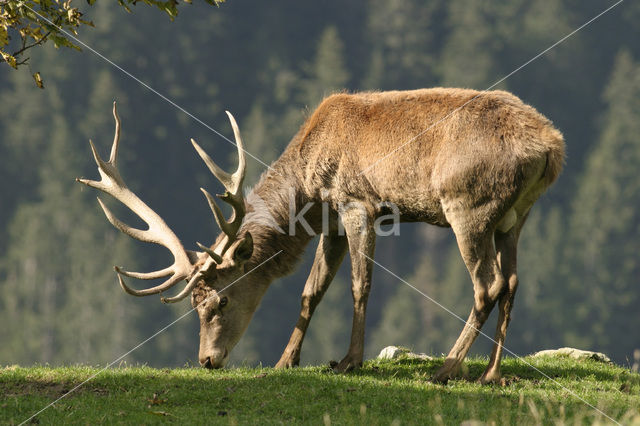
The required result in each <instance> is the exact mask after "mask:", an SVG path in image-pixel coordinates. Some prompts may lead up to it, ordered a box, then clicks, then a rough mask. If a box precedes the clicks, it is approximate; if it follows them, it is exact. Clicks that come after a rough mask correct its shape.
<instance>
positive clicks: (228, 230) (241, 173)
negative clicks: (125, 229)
mask: <svg viewBox="0 0 640 426" xmlns="http://www.w3.org/2000/svg"><path fill="white" fill-rule="evenodd" d="M226 113H227V115H228V116H229V121H231V127H232V128H233V134H234V136H235V140H236V147H237V148H238V168H237V169H236V171H235V172H234V173H233V174H229V173H227V172H225V171H224V170H222V169H221V168H220V167H218V165H217V164H216V163H214V162H213V160H212V159H211V157H209V155H208V154H207V153H206V152H205V151H204V150H203V149H202V148H201V147H200V145H198V143H197V142H196V141H195V140H193V139H191V143H192V144H193V147H194V148H195V149H196V151H197V152H198V155H200V158H202V161H204V163H205V164H206V165H207V167H208V168H209V170H210V171H211V173H213V175H214V176H215V177H216V178H218V180H219V181H220V182H221V183H222V184H223V185H224V187H225V189H226V192H225V193H224V194H222V195H218V198H220V199H221V200H222V201H224V202H226V203H228V204H229V205H231V207H232V208H233V215H232V216H231V218H230V220H228V221H227V220H226V219H225V217H224V215H223V214H222V211H221V210H220V208H219V207H218V205H217V204H216V202H215V200H214V199H213V197H212V196H211V194H209V193H208V192H207V191H206V190H204V189H202V188H201V190H202V192H203V193H204V195H205V197H206V198H207V202H208V203H209V207H211V211H212V212H213V216H214V218H215V220H216V222H217V223H218V226H220V229H221V230H222V232H224V233H225V234H226V235H227V236H228V237H229V238H228V239H227V244H226V246H227V247H228V246H229V244H230V243H231V242H233V241H234V240H235V239H236V233H237V232H238V229H240V225H241V224H242V219H243V218H244V215H245V204H244V195H243V193H242V184H243V182H244V177H245V173H246V169H247V164H246V160H245V155H244V145H243V143H242V136H241V135H240V129H239V128H238V123H236V120H235V118H233V115H231V113H230V112H229V111H226ZM225 248H226V247H225ZM214 260H215V258H214Z"/></svg>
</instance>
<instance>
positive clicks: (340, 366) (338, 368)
mask: <svg viewBox="0 0 640 426" xmlns="http://www.w3.org/2000/svg"><path fill="white" fill-rule="evenodd" d="M329 365H331V363H330V364H329ZM360 367H362V361H356V360H354V359H352V358H351V357H349V356H346V357H345V358H344V359H343V360H342V361H340V362H339V363H337V364H333V365H331V368H332V369H333V371H334V373H348V372H350V371H353V370H355V369H358V368H360Z"/></svg>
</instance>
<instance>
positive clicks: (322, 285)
mask: <svg viewBox="0 0 640 426" xmlns="http://www.w3.org/2000/svg"><path fill="white" fill-rule="evenodd" d="M346 252H347V238H346V237H345V236H341V235H336V236H329V235H325V234H322V235H321V236H320V242H319V243H318V248H317V250H316V257H315V259H314V261H313V266H312V267H311V273H310V274H309V278H307V282H306V284H305V285H304V290H303V291H302V300H301V309H300V316H299V318H298V322H297V323H296V327H295V329H294V330H293V333H291V337H290V338H289V343H288V344H287V347H286V348H285V350H284V352H283V353H282V356H281V357H280V361H278V363H277V364H276V368H290V367H294V366H297V365H298V364H299V363H300V350H301V348H302V341H303V340H304V335H305V333H306V332H307V327H308V326H309V322H310V321H311V316H312V315H313V312H314V311H315V309H316V306H318V303H320V300H322V296H324V294H325V292H326V291H327V289H328V288H329V285H330V284H331V281H333V277H334V276H335V274H336V271H337V270H338V267H339V266H340V264H341V263H342V259H344V255H345V253H346Z"/></svg>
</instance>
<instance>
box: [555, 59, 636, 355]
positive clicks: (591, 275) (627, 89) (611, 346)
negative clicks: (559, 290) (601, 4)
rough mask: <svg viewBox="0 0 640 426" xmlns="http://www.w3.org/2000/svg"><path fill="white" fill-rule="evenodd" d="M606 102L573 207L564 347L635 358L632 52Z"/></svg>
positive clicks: (620, 62) (617, 70) (619, 62)
mask: <svg viewBox="0 0 640 426" xmlns="http://www.w3.org/2000/svg"><path fill="white" fill-rule="evenodd" d="M604 100H605V102H606V104H607V110H606V112H605V115H604V117H603V122H602V123H603V125H602V131H601V133H600V137H599V139H598V141H597V144H596V146H595V147H594V149H593V151H592V152H591V153H590V154H589V156H588V158H587V162H586V167H585V170H584V173H583V176H582V178H581V179H580V186H579V188H578V191H577V194H576V197H575V200H574V202H573V209H572V210H573V211H572V216H571V222H570V228H569V232H570V233H569V235H570V240H569V241H570V245H569V247H568V249H567V256H568V264H569V265H570V269H569V271H568V275H567V281H568V284H569V289H568V290H569V291H568V293H567V295H566V296H567V299H566V300H565V303H566V305H565V306H566V308H565V318H564V319H565V324H571V325H572V327H568V330H569V331H567V332H566V333H565V339H566V341H567V343H568V344H576V345H578V344H582V345H588V346H590V347H593V348H595V349H598V350H604V351H616V352H618V353H623V354H631V353H632V351H633V350H634V349H636V348H638V347H640V340H638V333H637V329H638V327H639V326H640V316H639V311H638V309H637V307H638V305H639V303H640V296H639V293H638V291H637V289H638V284H639V282H638V277H639V276H640V260H639V259H638V253H640V243H639V242H640V213H638V209H637V206H638V205H640V180H639V179H638V177H637V171H638V165H640V137H639V135H640V122H639V121H638V117H637V112H638V111H640V64H638V62H636V61H634V59H633V58H632V56H631V54H630V53H629V52H628V51H626V50H622V51H621V52H620V53H619V54H618V55H617V58H616V60H615V63H614V66H613V71H612V74H611V78H610V81H609V84H608V85H607V87H606V89H605V91H604Z"/></svg>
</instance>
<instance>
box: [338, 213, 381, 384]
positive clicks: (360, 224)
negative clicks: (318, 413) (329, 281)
mask: <svg viewBox="0 0 640 426" xmlns="http://www.w3.org/2000/svg"><path fill="white" fill-rule="evenodd" d="M342 222H343V224H344V227H345V231H346V234H347V239H348V241H349V256H350V257H351V294H352V296H353V324H352V328H351V343H350V344H349V350H348V351H347V355H346V356H345V357H344V358H343V359H342V360H341V361H340V362H339V363H338V364H336V365H335V366H334V367H333V370H334V371H335V372H338V373H345V372H348V371H351V370H353V369H355V368H359V367H361V366H362V359H363V357H364V326H365V315H366V310H367V300H368V299H369V290H370V289H371V273H372V272H373V262H371V260H369V259H373V253H374V250H375V232H374V229H373V226H372V223H373V220H372V219H371V217H366V216H365V215H363V211H362V210H360V209H352V210H349V211H347V212H345V213H343V214H342Z"/></svg>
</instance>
